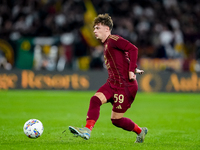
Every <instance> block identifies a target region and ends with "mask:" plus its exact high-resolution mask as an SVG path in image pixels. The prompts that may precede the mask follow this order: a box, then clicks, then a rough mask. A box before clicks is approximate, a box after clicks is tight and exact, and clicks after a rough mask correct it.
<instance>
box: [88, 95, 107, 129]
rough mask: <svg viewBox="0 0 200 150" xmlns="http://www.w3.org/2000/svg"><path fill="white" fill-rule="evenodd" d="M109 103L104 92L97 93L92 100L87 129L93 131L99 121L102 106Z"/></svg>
mask: <svg viewBox="0 0 200 150" xmlns="http://www.w3.org/2000/svg"><path fill="white" fill-rule="evenodd" d="M106 102H107V99H106V96H105V95H104V94H103V93H102V92H97V93H95V95H94V96H93V97H92V98H91V100H90V105H89V109H88V112H87V119H86V125H85V127H86V128H88V129H90V130H91V131H92V129H93V127H94V125H95V123H96V121H97V120H98V119H99V115H100V106H101V105H102V104H104V103H106Z"/></svg>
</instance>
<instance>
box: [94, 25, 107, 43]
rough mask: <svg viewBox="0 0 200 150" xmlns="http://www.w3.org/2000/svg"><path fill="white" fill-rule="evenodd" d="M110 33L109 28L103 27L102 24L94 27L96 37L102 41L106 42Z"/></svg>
mask: <svg viewBox="0 0 200 150" xmlns="http://www.w3.org/2000/svg"><path fill="white" fill-rule="evenodd" d="M108 31H109V27H108V26H105V25H102V24H101V23H99V24H97V25H95V26H94V34H95V37H96V38H97V39H99V40H101V41H104V40H105V39H106V38H107V37H106V35H107V34H106V33H107V32H108Z"/></svg>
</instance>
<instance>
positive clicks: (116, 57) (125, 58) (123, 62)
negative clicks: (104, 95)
mask: <svg viewBox="0 0 200 150" xmlns="http://www.w3.org/2000/svg"><path fill="white" fill-rule="evenodd" d="M137 56H138V49H137V47H136V46H134V45H133V44H131V43H130V42H129V41H127V40H125V39H124V38H122V37H120V36H118V35H110V36H109V37H108V38H107V39H106V41H105V42H104V60H105V64H106V67H107V70H108V82H109V83H111V84H112V85H116V86H120V87H122V86H127V85H131V84H137V81H130V80H129V71H132V72H134V71H135V69H136V68H137V64H136V62H137Z"/></svg>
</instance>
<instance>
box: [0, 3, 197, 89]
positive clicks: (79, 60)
mask: <svg viewBox="0 0 200 150" xmlns="http://www.w3.org/2000/svg"><path fill="white" fill-rule="evenodd" d="M104 13H108V14H109V15H110V16H111V17H112V19H113V21H114V28H113V30H112V34H118V35H120V36H122V37H124V38H125V39H127V40H129V41H130V42H131V43H133V44H134V45H136V46H137V47H138V49H139V56H138V66H139V68H141V69H144V70H145V71H146V72H154V73H153V74H147V75H146V76H144V77H143V78H142V79H141V81H140V77H139V83H140V84H141V87H143V88H141V90H142V91H148V92H151V91H160V90H161V91H174V90H175V91H179V92H180V91H184V92H185V91H192V92H199V91H200V75H199V73H200V21H199V18H200V1H198V0H190V1H188V0H0V77H1V79H0V83H1V84H0V89H9V88H24V87H29V88H38V87H46V86H49V85H48V83H49V82H50V81H51V80H53V78H54V75H57V74H59V75H60V76H61V77H63V78H64V77H65V75H66V72H68V71H69V72H70V77H69V79H66V78H64V79H66V81H69V82H70V83H71V82H72V80H74V78H72V76H71V74H74V73H75V74H76V73H77V72H79V71H84V73H82V74H84V76H85V75H87V76H89V77H84V81H80V80H81V79H80V78H79V77H80V76H81V73H78V78H77V80H78V81H79V83H80V85H85V83H86V82H85V81H88V82H90V79H91V78H94V77H93V76H90V73H91V72H94V71H95V72H98V74H99V75H100V76H104V74H105V72H106V71H104V70H106V69H105V66H104V60H103V46H102V44H101V43H100V42H99V41H97V40H96V39H95V37H94V34H93V26H92V22H93V19H94V18H95V17H96V16H97V15H98V14H104ZM24 70H30V71H31V72H25V73H24V72H23V71H24ZM41 71H45V74H44V73H43V75H44V76H45V77H46V75H47V74H50V76H48V77H49V78H48V79H46V78H45V79H44V78H43V77H44V76H42V79H41V78H40V80H39V82H40V83H41V86H39V85H37V86H36V85H35V86H33V85H30V82H28V81H27V80H26V81H27V82H26V84H25V83H24V82H25V81H24V80H25V79H24V76H25V77H27V78H28V79H29V75H30V77H32V81H33V82H34V81H36V76H37V74H39V73H40V74H42V73H41ZM68 74H69V73H68ZM26 75H27V76H26ZM31 75H32V76H31ZM105 76H106V75H105ZM37 77H38V76H37ZM95 77H96V74H95ZM58 78H59V77H58ZM56 79H57V78H56ZM64 79H63V80H64ZM63 80H62V81H57V80H56V81H55V82H56V83H58V84H60V83H62V82H63ZM66 81H65V82H66ZM74 82H75V81H74ZM94 82H95V81H92V84H93V83H94ZM8 83H10V84H8ZM12 83H13V84H12ZM146 83H149V84H147V85H145V84H146ZM161 83H162V84H161ZM191 83H192V84H191ZM43 84H45V86H42V85H43ZM90 84H91V83H90ZM101 84H102V83H101ZM101 84H100V85H101ZM25 85H26V86H25ZM65 86H66V85H65ZM98 86H99V85H98ZM149 86H150V87H149ZM66 87H67V88H65V89H68V87H69V86H66ZM82 87H83V86H82ZM87 87H89V85H88V86H87ZM54 88H55V87H54ZM62 88H64V86H62ZM72 89H74V88H73V87H72ZM94 89H95V88H94ZM172 89H173V90H172Z"/></svg>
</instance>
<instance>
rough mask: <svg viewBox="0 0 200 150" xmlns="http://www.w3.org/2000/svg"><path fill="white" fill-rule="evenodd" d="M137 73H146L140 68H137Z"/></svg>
mask: <svg viewBox="0 0 200 150" xmlns="http://www.w3.org/2000/svg"><path fill="white" fill-rule="evenodd" d="M135 73H138V74H143V73H144V70H140V69H137V68H136V69H135Z"/></svg>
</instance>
